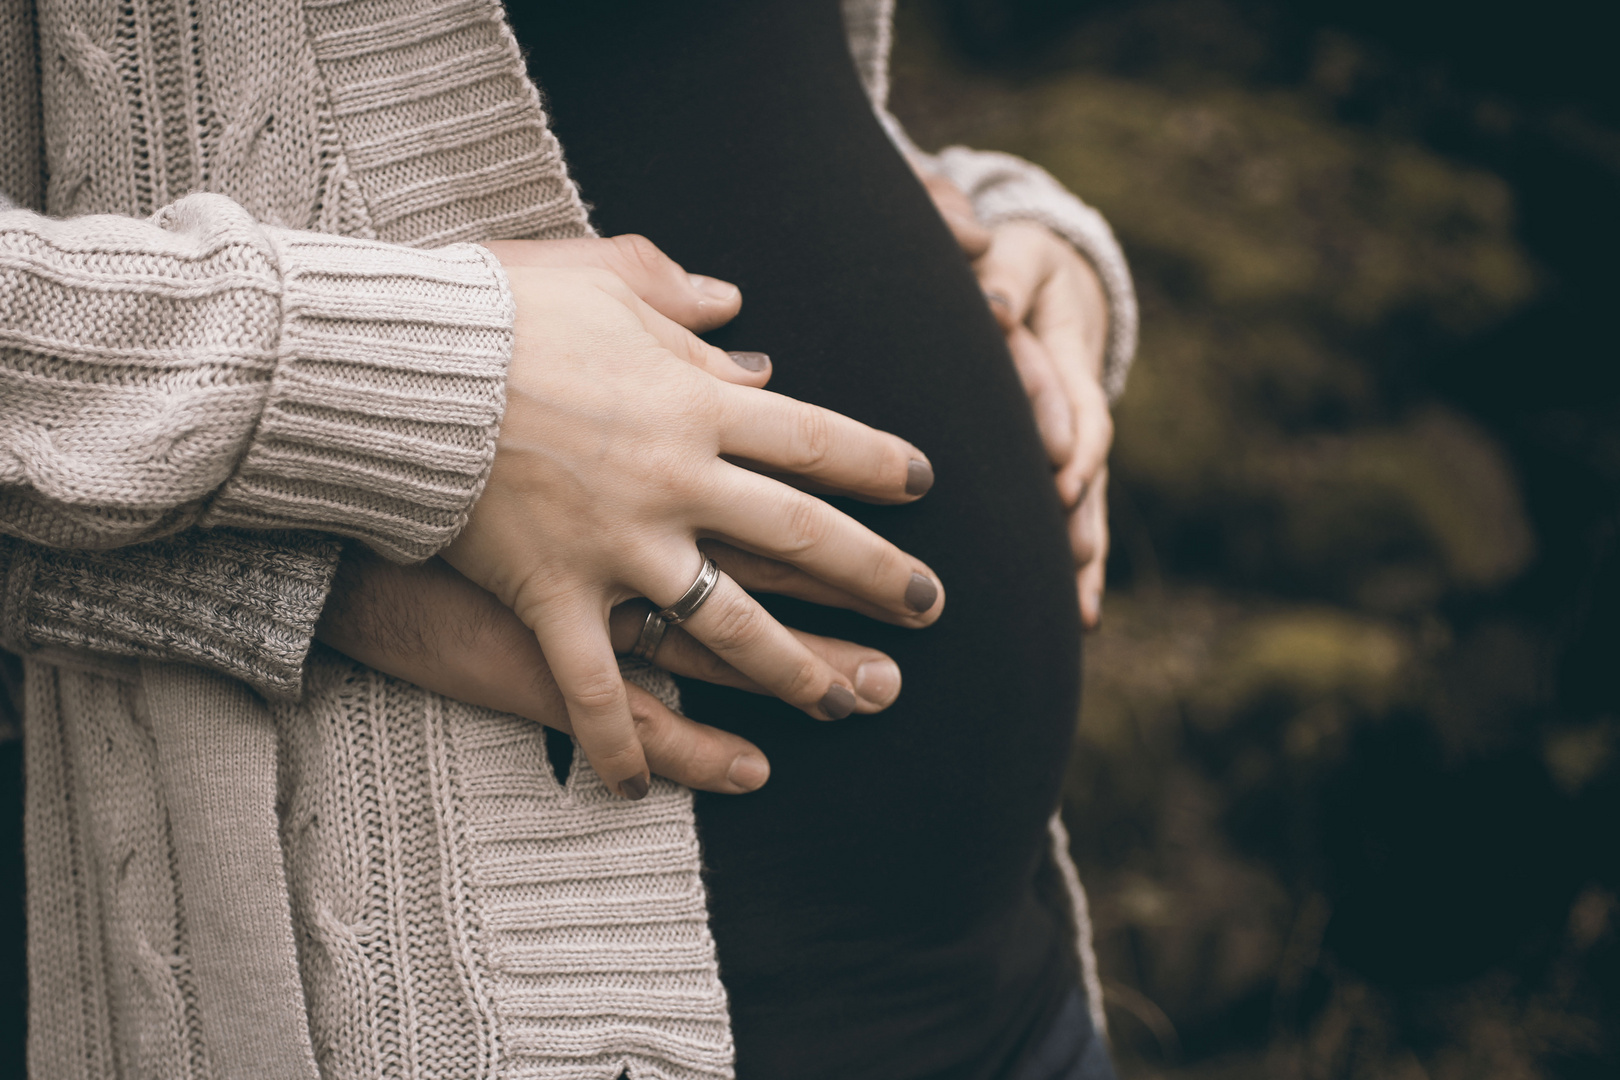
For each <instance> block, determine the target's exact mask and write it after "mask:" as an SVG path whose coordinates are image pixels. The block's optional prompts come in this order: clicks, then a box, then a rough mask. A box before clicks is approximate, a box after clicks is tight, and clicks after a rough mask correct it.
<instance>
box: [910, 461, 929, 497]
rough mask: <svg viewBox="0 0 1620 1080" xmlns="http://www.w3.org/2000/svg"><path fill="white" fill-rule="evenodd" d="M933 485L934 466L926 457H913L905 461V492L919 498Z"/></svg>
mask: <svg viewBox="0 0 1620 1080" xmlns="http://www.w3.org/2000/svg"><path fill="white" fill-rule="evenodd" d="M933 486H934V466H933V465H932V463H930V462H929V461H928V459H927V458H922V457H914V458H912V459H911V460H910V461H908V462H906V494H907V495H910V496H911V497H912V498H921V497H922V496H924V495H926V494H928V491H929V489H930V488H932V487H933Z"/></svg>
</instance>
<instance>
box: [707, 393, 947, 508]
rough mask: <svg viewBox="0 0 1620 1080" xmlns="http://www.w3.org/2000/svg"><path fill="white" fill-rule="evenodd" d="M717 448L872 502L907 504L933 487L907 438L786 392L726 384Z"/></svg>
mask: <svg viewBox="0 0 1620 1080" xmlns="http://www.w3.org/2000/svg"><path fill="white" fill-rule="evenodd" d="M723 391H724V392H723V393H722V395H721V398H720V402H721V408H722V410H723V415H722V417H721V432H722V435H721V442H720V452H721V453H722V454H726V455H728V456H730V457H733V458H740V459H742V460H743V461H746V462H748V463H749V464H751V465H758V466H760V467H761V468H762V469H763V470H764V471H766V472H772V473H789V474H792V475H794V476H798V477H802V478H804V479H806V480H809V481H812V482H814V483H816V484H818V485H820V486H822V487H824V488H826V489H828V490H831V491H836V492H839V493H841V494H845V495H853V496H855V497H856V498H859V499H865V500H867V501H869V502H881V503H903V502H910V501H912V500H913V499H916V498H919V497H920V496H922V495H923V494H924V493H926V492H927V491H928V489H929V488H931V487H933V486H934V467H933V465H931V464H930V463H929V461H928V458H927V456H926V455H924V454H923V452H922V451H921V450H918V449H917V448H916V447H915V446H912V445H911V444H910V443H909V442H907V441H906V440H904V439H902V438H900V437H899V436H896V435H890V434H889V433H888V432H886V431H878V430H877V429H876V428H871V427H868V426H866V425H865V424H863V423H861V422H860V421H858V420H851V419H850V418H849V417H847V416H845V415H843V414H842V413H836V412H833V411H831V410H830V409H823V408H819V407H817V406H815V405H806V404H805V403H804V402H802V401H795V400H794V399H792V398H789V397H783V396H782V395H781V394H772V393H768V392H761V391H756V390H752V389H743V388H736V389H733V388H730V387H726V388H723Z"/></svg>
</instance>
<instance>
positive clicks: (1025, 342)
mask: <svg viewBox="0 0 1620 1080" xmlns="http://www.w3.org/2000/svg"><path fill="white" fill-rule="evenodd" d="M913 165H914V167H915V168H916V171H917V174H918V176H919V178H920V179H921V180H922V182H923V186H924V187H926V188H927V189H928V193H929V195H930V196H932V198H933V200H934V205H935V207H937V208H938V210H939V212H940V216H941V217H943V218H944V219H945V223H946V224H947V225H948V226H950V229H951V234H952V235H953V236H955V237H956V241H957V243H958V244H959V245H960V246H961V248H962V251H963V253H964V254H966V255H967V256H968V258H969V259H971V260H972V261H973V269H974V272H975V273H976V274H977V275H978V278H979V286H980V288H982V289H983V290H984V294H985V298H986V299H987V300H988V301H989V302H990V309H991V311H992V312H994V314H995V317H996V321H997V322H998V323H1000V324H1001V328H1002V330H1003V332H1005V333H1006V335H1007V347H1008V349H1009V350H1010V351H1011V352H1012V357H1013V362H1014V364H1016V365H1017V368H1018V374H1019V377H1020V378H1021V379H1022V381H1023V384H1024V391H1025V393H1027V394H1028V395H1029V402H1030V407H1031V408H1033V409H1034V411H1035V422H1036V426H1037V427H1038V428H1039V430H1040V433H1041V441H1042V442H1043V443H1044V444H1045V446H1046V452H1047V456H1048V457H1049V458H1050V459H1051V461H1052V467H1053V469H1054V470H1056V479H1057V486H1058V495H1059V496H1060V497H1061V498H1062V500H1063V505H1064V507H1065V508H1066V509H1067V510H1068V513H1069V544H1070V546H1071V548H1072V549H1073V550H1074V558H1075V565H1076V568H1077V569H1076V575H1075V578H1076V585H1077V587H1078V589H1079V594H1080V615H1081V618H1082V620H1083V621H1084V623H1085V625H1086V626H1087V627H1088V628H1095V627H1096V626H1097V625H1098V623H1099V622H1100V620H1101V618H1102V593H1103V584H1104V581H1103V578H1104V571H1105V567H1106V564H1107V562H1108V504H1107V488H1108V450H1109V447H1110V446H1111V445H1112V444H1113V441H1114V421H1113V417H1112V416H1111V415H1110V413H1109V409H1108V395H1107V394H1106V393H1104V392H1103V388H1102V361H1103V349H1104V346H1105V344H1106V342H1107V332H1108V305H1107V302H1106V300H1105V298H1104V296H1103V290H1102V283H1101V281H1099V280H1098V278H1097V273H1096V271H1095V270H1093V269H1092V267H1091V264H1090V263H1088V262H1087V261H1086V260H1085V259H1084V258H1083V257H1082V256H1081V255H1080V254H1079V253H1078V252H1077V251H1075V250H1074V248H1073V246H1071V245H1070V244H1069V242H1068V241H1066V240H1064V239H1063V238H1062V237H1060V236H1058V235H1057V234H1056V233H1054V232H1052V230H1050V229H1048V228H1047V227H1046V226H1044V225H1040V224H1037V223H1035V222H1032V221H1009V222H1004V223H1003V224H1000V225H997V226H996V227H994V228H986V227H985V226H984V225H982V224H980V223H979V221H978V219H977V218H976V217H974V215H973V204H972V202H971V201H970V200H969V199H968V197H967V195H966V194H964V193H963V191H962V190H961V189H960V188H958V187H957V186H956V185H955V184H953V183H951V182H950V181H949V180H947V179H945V178H944V177H942V176H939V175H937V174H933V173H930V172H929V171H928V170H927V169H926V168H924V167H922V166H921V165H919V164H917V163H913Z"/></svg>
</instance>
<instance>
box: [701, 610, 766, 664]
mask: <svg viewBox="0 0 1620 1080" xmlns="http://www.w3.org/2000/svg"><path fill="white" fill-rule="evenodd" d="M765 619H766V615H765V610H764V609H763V608H761V607H759V606H758V605H757V604H755V603H753V602H752V601H748V600H730V599H728V602H727V603H726V605H725V606H724V607H722V608H721V609H720V610H719V611H717V612H715V613H714V616H713V625H712V626H711V627H710V628H709V629H708V632H707V633H705V634H704V635H703V641H704V643H705V644H706V645H708V646H709V648H710V649H712V650H714V651H715V652H716V653H738V652H742V651H744V650H746V649H748V648H750V647H752V646H753V645H754V644H756V643H757V642H758V641H759V640H760V638H761V637H762V636H763V635H764V632H765Z"/></svg>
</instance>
